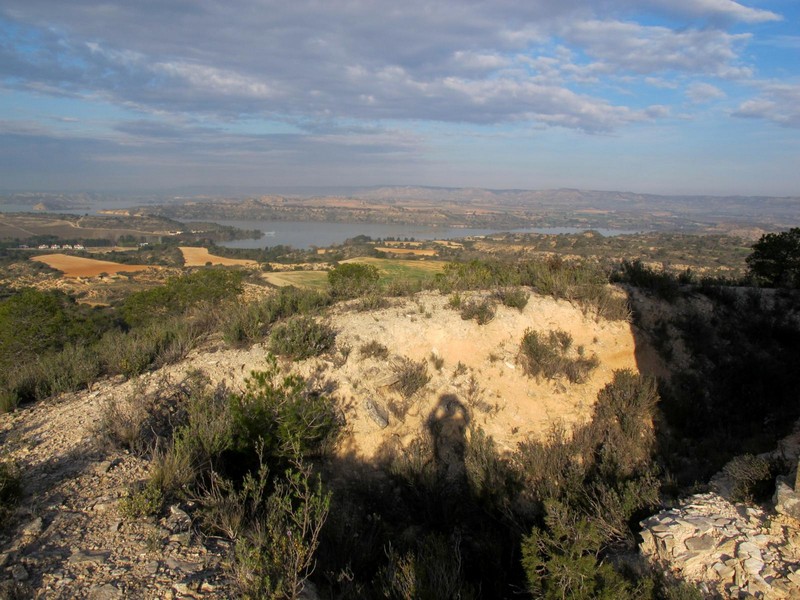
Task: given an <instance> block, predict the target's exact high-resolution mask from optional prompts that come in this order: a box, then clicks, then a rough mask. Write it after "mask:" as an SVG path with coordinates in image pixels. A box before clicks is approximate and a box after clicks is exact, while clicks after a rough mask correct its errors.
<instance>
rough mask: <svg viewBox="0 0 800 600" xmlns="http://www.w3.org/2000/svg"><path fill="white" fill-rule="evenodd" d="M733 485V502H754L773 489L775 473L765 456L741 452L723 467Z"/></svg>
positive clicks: (763, 497) (765, 496)
mask: <svg viewBox="0 0 800 600" xmlns="http://www.w3.org/2000/svg"><path fill="white" fill-rule="evenodd" d="M723 471H724V472H725V475H727V476H728V477H729V478H730V479H731V482H732V483H733V487H732V489H731V499H732V500H733V501H735V502H755V501H762V500H765V499H767V498H768V497H769V496H770V495H771V494H772V491H773V489H774V483H775V473H773V472H772V465H771V464H770V462H769V461H768V460H767V459H766V458H762V457H759V456H753V455H752V454H743V455H742V456H737V457H736V458H734V459H732V460H731V461H730V462H729V463H728V464H727V465H725V468H724V469H723Z"/></svg>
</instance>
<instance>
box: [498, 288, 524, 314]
mask: <svg viewBox="0 0 800 600" xmlns="http://www.w3.org/2000/svg"><path fill="white" fill-rule="evenodd" d="M494 296H495V298H497V299H498V300H500V302H501V303H502V304H503V306H508V307H509V308H516V309H518V310H519V311H520V312H522V309H523V308H525V306H527V304H528V299H529V298H530V294H529V293H528V292H526V291H525V290H524V289H522V288H520V287H513V288H500V289H498V290H496V291H495V293H494Z"/></svg>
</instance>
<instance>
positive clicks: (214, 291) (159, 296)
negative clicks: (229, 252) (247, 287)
mask: <svg viewBox="0 0 800 600" xmlns="http://www.w3.org/2000/svg"><path fill="white" fill-rule="evenodd" d="M243 278H244V273H243V272H242V271H234V270H231V269H225V268H204V269H200V270H199V271H195V272H194V273H190V274H188V275H183V276H181V277H174V278H172V279H170V280H169V281H167V283H166V284H165V285H163V286H159V287H156V288H153V289H150V290H144V291H141V292H136V293H134V294H131V295H130V296H128V298H127V299H126V300H125V302H124V303H123V305H122V309H121V311H122V315H123V317H124V318H125V321H126V322H127V323H128V324H129V325H130V326H132V327H138V326H141V325H144V324H146V323H151V322H153V321H158V320H162V319H164V317H168V316H175V315H180V314H183V313H185V312H186V311H187V310H188V309H189V308H191V307H192V306H197V305H199V304H201V303H205V304H208V305H211V306H213V305H217V304H219V303H220V302H221V301H223V300H225V299H229V298H233V297H234V296H238V295H239V294H240V293H241V291H242V279H243Z"/></svg>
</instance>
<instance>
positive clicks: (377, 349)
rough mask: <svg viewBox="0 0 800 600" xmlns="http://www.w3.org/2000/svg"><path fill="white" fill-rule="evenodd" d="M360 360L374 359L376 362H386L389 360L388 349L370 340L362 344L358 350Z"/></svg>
mask: <svg viewBox="0 0 800 600" xmlns="http://www.w3.org/2000/svg"><path fill="white" fill-rule="evenodd" d="M358 352H359V354H360V355H361V358H375V359H377V360H386V359H387V358H389V348H387V347H386V346H384V345H383V344H381V343H380V342H378V341H377V340H372V341H369V342H367V343H366V344H362V345H361V347H360V348H359V349H358Z"/></svg>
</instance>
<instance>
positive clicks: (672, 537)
mask: <svg viewBox="0 0 800 600" xmlns="http://www.w3.org/2000/svg"><path fill="white" fill-rule="evenodd" d="M799 441H800V432H798V433H795V434H793V435H792V436H789V437H788V438H787V439H785V440H783V442H782V444H781V445H780V447H779V448H778V450H776V451H775V452H774V453H773V454H774V455H775V456H780V457H781V458H784V459H786V458H790V459H792V460H797V457H798V454H800V447H798V442H799ZM766 456H767V455H765V457H766ZM793 485H794V479H792V480H791V485H790V482H789V481H788V480H784V479H783V478H779V479H778V482H777V489H776V493H775V497H774V498H773V500H772V502H769V503H767V504H766V505H764V506H756V505H747V504H743V503H734V502H732V501H731V487H732V486H731V482H730V480H729V479H728V478H727V477H726V476H725V474H724V473H722V472H721V473H720V474H719V475H717V476H716V477H714V479H713V480H712V482H711V488H712V490H713V491H711V492H708V493H705V494H696V495H694V496H691V497H689V498H686V499H685V500H683V501H682V502H681V503H680V504H678V505H677V506H675V507H674V508H671V509H669V510H665V511H662V512H660V513H658V514H656V515H653V516H652V517H650V518H649V519H646V520H644V521H642V523H641V525H642V528H643V529H642V532H641V536H642V540H643V541H642V543H641V546H640V548H641V550H642V553H643V554H644V555H645V556H647V557H649V558H650V559H651V560H653V561H655V562H657V563H659V564H660V565H661V566H662V567H664V568H665V569H666V570H669V571H671V572H672V573H673V574H674V575H676V576H677V577H678V578H680V579H682V580H687V581H691V582H694V583H695V584H696V585H697V586H698V588H699V589H701V590H702V591H703V592H704V595H705V596H707V597H714V598H716V597H722V598H763V599H765V600H785V599H789V598H800V520H798V519H800V494H798V493H797V492H796V491H795V490H794V489H793Z"/></svg>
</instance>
